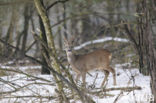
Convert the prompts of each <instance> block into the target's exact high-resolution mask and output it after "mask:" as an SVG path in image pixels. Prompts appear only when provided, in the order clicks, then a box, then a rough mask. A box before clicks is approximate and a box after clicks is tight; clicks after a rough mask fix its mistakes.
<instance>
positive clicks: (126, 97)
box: [0, 63, 153, 103]
mask: <svg viewBox="0 0 156 103" xmlns="http://www.w3.org/2000/svg"><path fill="white" fill-rule="evenodd" d="M125 65H130V63H125V64H116V65H115V67H114V68H115V70H116V74H117V77H116V79H117V85H116V86H114V85H113V78H112V74H111V73H110V75H109V77H108V81H107V83H106V85H105V87H106V88H118V87H133V86H134V87H135V86H140V87H141V88H142V89H141V90H134V91H129V92H125V91H122V90H114V91H109V92H104V94H105V93H107V94H111V95H114V96H113V97H110V96H103V97H99V96H95V95H90V96H92V98H93V99H94V101H95V102H96V103H113V102H114V101H115V99H116V98H117V97H119V98H118V100H117V102H116V103H135V101H137V103H150V100H152V98H153V96H152V94H151V90H150V77H149V76H144V75H142V74H140V73H139V70H138V69H137V68H131V69H123V68H122V66H125ZM0 68H3V69H5V68H8V69H14V68H15V67H11V66H10V67H9V66H4V65H2V64H1V65H0ZM16 68H18V69H19V70H22V71H25V70H26V69H30V70H32V69H33V68H35V69H36V68H38V69H40V68H41V67H40V66H21V67H16ZM74 74H75V73H74V72H73V73H72V75H74ZM90 74H91V75H92V76H90V75H87V77H86V82H87V87H88V88H89V87H90V85H92V84H93V82H94V80H95V77H96V75H98V76H97V79H96V80H95V88H92V89H90V88H89V89H90V90H93V91H98V90H100V89H99V87H100V85H101V82H102V81H103V78H104V73H103V72H101V71H91V72H90ZM37 77H38V78H40V79H36V78H33V77H30V76H27V75H23V74H16V75H11V76H10V75H9V76H3V77H0V91H1V93H2V92H4V93H6V92H8V91H12V90H16V89H17V88H20V90H19V91H18V90H17V91H15V92H13V93H8V94H5V95H4V93H3V95H2V94H0V97H1V98H0V102H1V103H8V102H10V103H12V102H15V101H16V102H21V103H32V102H39V100H40V99H39V100H38V101H37V99H35V97H27V98H18V99H15V98H10V97H14V96H52V97H54V98H55V97H57V93H56V91H55V89H56V83H55V80H54V79H53V77H52V76H51V75H39V74H38V75H37ZM74 78H75V77H74ZM43 79H45V80H47V81H45V80H43ZM2 80H4V81H9V82H10V83H5V84H4V82H1V81H2ZM26 85H27V86H26ZM15 88H16V89H15ZM119 95H120V96H119ZM7 97H8V98H7ZM56 100H57V99H52V100H51V99H46V98H45V99H43V100H42V101H44V102H45V103H53V102H54V101H55V102H56ZM77 103H80V102H77Z"/></svg>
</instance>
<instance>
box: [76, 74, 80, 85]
mask: <svg viewBox="0 0 156 103" xmlns="http://www.w3.org/2000/svg"><path fill="white" fill-rule="evenodd" d="M79 79H80V73H78V74H77V76H76V83H78V80H79Z"/></svg>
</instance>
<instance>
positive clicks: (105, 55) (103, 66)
mask: <svg viewBox="0 0 156 103" xmlns="http://www.w3.org/2000/svg"><path fill="white" fill-rule="evenodd" d="M64 44H65V51H66V54H67V59H68V62H69V64H70V65H71V67H72V69H73V70H74V71H75V72H76V74H77V77H76V82H77V81H78V79H79V78H80V75H81V76H82V81H83V84H84V86H85V79H86V73H87V72H88V71H90V70H94V69H99V70H103V71H104V74H105V78H104V79H103V82H102V84H101V87H102V86H103V85H104V83H105V81H106V80H107V78H108V75H109V72H111V73H112V74H113V80H114V85H116V75H115V70H114V69H113V68H112V67H110V61H111V58H112V54H111V53H110V52H109V51H108V50H106V49H100V50H95V51H93V52H91V53H88V54H84V55H75V54H74V53H73V51H72V49H73V48H72V43H71V41H70V42H68V41H67V39H66V38H64Z"/></svg>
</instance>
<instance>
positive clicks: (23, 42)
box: [21, 5, 30, 57]
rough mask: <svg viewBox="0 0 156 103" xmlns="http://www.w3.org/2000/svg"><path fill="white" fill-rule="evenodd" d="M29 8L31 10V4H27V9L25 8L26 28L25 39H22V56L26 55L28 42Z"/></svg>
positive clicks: (24, 31)
mask: <svg viewBox="0 0 156 103" xmlns="http://www.w3.org/2000/svg"><path fill="white" fill-rule="evenodd" d="M29 10H30V7H29V5H26V6H25V9H24V30H23V40H22V48H21V56H22V57H24V54H25V49H26V43H27V36H28V28H29V20H30V14H29Z"/></svg>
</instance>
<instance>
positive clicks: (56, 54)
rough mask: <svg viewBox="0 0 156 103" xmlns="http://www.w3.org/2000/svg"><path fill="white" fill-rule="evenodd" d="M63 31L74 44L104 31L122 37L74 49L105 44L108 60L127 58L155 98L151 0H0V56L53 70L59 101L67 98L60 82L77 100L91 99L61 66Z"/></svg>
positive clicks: (155, 30) (155, 24)
mask: <svg viewBox="0 0 156 103" xmlns="http://www.w3.org/2000/svg"><path fill="white" fill-rule="evenodd" d="M64 37H66V38H68V39H69V40H70V38H71V37H74V46H79V45H81V44H83V43H86V42H88V41H93V40H97V39H101V38H106V37H112V38H118V39H125V40H127V42H123V41H122V40H113V39H111V40H108V41H106V42H100V43H91V44H89V45H87V46H85V47H83V48H80V49H78V50H76V53H77V54H85V53H88V52H91V51H93V50H96V49H98V48H105V49H108V50H109V51H111V52H112V54H113V59H112V65H115V64H121V63H131V65H130V66H131V67H129V68H132V67H133V68H134V67H135V68H139V71H140V73H142V74H143V75H150V77H151V89H152V92H153V95H154V97H155V103H156V1H155V0H0V62H1V63H6V62H7V61H9V60H13V61H14V62H15V63H14V64H13V65H19V64H20V63H19V62H18V61H20V60H29V61H31V63H32V64H33V65H34V64H38V65H41V66H42V68H41V74H50V72H51V74H52V75H53V76H54V78H55V80H56V83H57V87H58V92H59V93H60V95H61V98H62V99H61V100H62V101H66V102H69V101H68V99H67V98H66V95H65V93H64V90H63V88H64V85H66V86H67V87H69V88H71V89H72V90H73V91H75V92H76V93H77V94H78V95H79V97H80V100H81V101H83V103H85V102H86V103H87V102H89V103H91V102H93V101H92V100H91V99H90V98H89V97H88V95H87V94H85V93H83V92H82V91H81V90H79V89H78V87H77V85H76V84H75V83H74V81H73V79H72V76H71V74H70V72H69V69H68V67H66V65H68V63H67V59H66V54H65V51H64V45H63V43H64V41H63V38H64ZM24 64H25V65H27V63H25V62H24ZM126 66H129V65H126ZM1 71H3V72H1V73H0V75H5V70H1ZM62 71H63V72H64V74H63V73H62ZM19 73H20V72H19ZM59 81H61V82H59Z"/></svg>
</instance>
